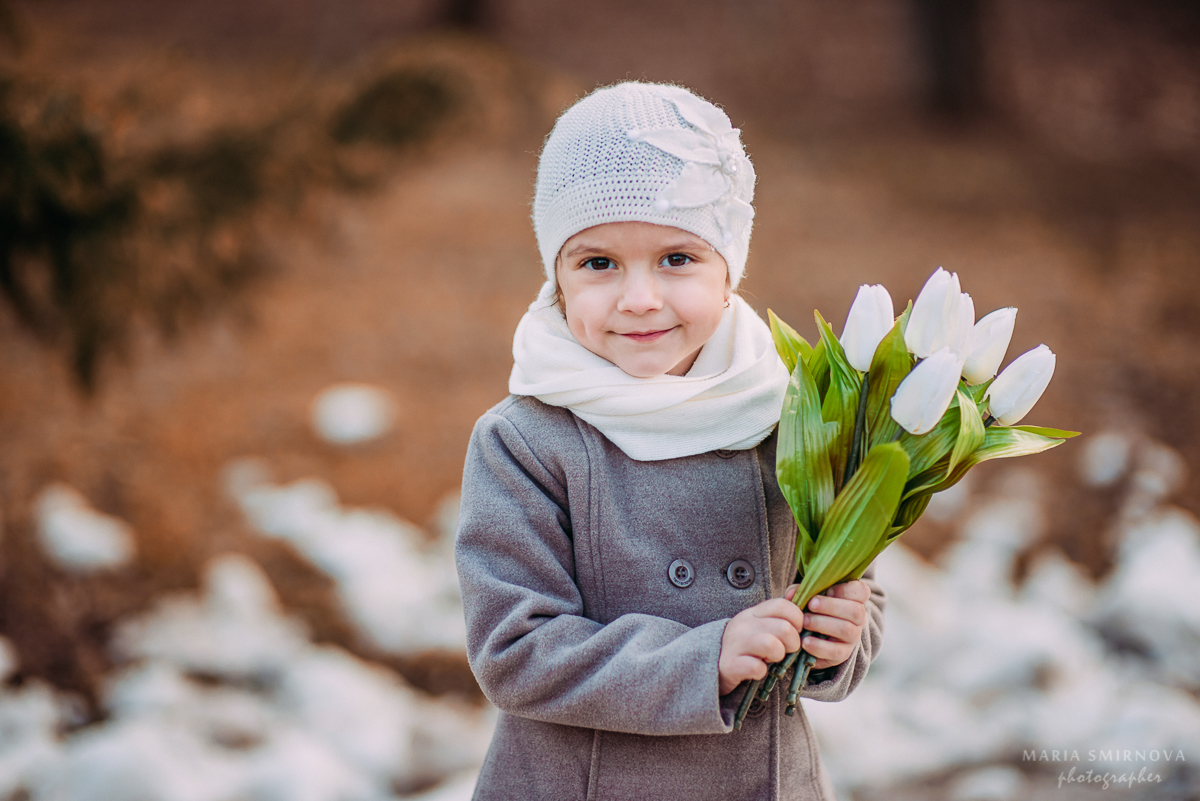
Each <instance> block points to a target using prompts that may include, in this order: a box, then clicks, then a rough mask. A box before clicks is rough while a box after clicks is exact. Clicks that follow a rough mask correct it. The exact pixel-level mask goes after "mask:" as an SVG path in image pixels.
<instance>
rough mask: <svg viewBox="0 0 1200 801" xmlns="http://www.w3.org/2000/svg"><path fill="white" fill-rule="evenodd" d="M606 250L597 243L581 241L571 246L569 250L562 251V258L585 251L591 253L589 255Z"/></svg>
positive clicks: (582, 253)
mask: <svg viewBox="0 0 1200 801" xmlns="http://www.w3.org/2000/svg"><path fill="white" fill-rule="evenodd" d="M606 252H607V251H606V250H605V249H604V248H602V247H599V246H597V245H588V244H582V243H581V244H578V245H576V246H575V247H573V248H571V249H570V250H567V251H564V252H563V258H564V259H569V258H571V257H573V256H582V255H584V254H585V253H586V254H591V255H597V254H604V253H606Z"/></svg>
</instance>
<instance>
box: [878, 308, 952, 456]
mask: <svg viewBox="0 0 1200 801" xmlns="http://www.w3.org/2000/svg"><path fill="white" fill-rule="evenodd" d="M955 301H956V302H957V297H956V298H955ZM961 372H962V360H961V359H959V358H958V356H956V355H955V354H954V351H952V350H950V348H948V347H945V348H942V349H941V350H939V351H937V352H936V353H934V354H932V355H931V356H929V357H928V358H926V359H923V360H922V361H920V362H918V363H917V366H916V367H914V368H913V369H912V372H911V373H909V374H908V375H907V376H905V377H904V380H903V381H901V382H900V386H899V387H897V388H896V394H895V395H894V396H893V397H892V419H893V420H895V421H896V422H897V423H899V424H900V425H901V426H902V427H903V428H904V430H905V431H907V432H908V433H910V434H924V433H926V432H927V431H930V430H932V429H933V427H934V426H935V425H937V423H938V421H939V420H941V419H942V415H944V414H945V413H946V409H948V408H950V401H952V400H953V399H954V392H955V390H956V389H957V388H958V376H959V374H960V373H961Z"/></svg>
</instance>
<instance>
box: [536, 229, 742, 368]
mask: <svg viewBox="0 0 1200 801" xmlns="http://www.w3.org/2000/svg"><path fill="white" fill-rule="evenodd" d="M555 276H556V278H557V280H558V286H559V290H560V291H561V293H562V297H563V305H564V309H563V311H564V313H565V315H566V318H567V327H568V328H570V330H571V333H572V334H573V335H574V336H575V339H577V340H578V341H579V343H580V344H581V345H583V346H584V347H585V348H587V349H588V350H590V351H591V352H592V353H595V354H596V355H597V356H601V357H603V358H605V359H608V360H609V361H610V362H612V363H613V364H615V365H616V366H617V367H620V368H621V369H622V370H624V371H625V372H626V373H628V374H629V375H631V376H635V377H637V378H651V377H653V376H658V375H684V374H685V373H686V372H687V371H688V370H689V369H691V366H692V363H693V362H695V361H696V356H697V355H699V353H700V348H701V347H703V345H704V343H705V342H707V341H708V340H709V338H710V337H711V336H712V335H713V333H715V332H716V330H717V326H718V325H719V324H720V322H721V315H722V313H723V312H724V310H725V304H726V302H727V301H728V300H729V277H728V276H729V268H728V267H727V266H726V264H725V259H724V258H722V256H721V254H719V253H717V251H715V250H714V249H713V248H712V246H710V245H709V244H708V242H706V241H704V240H703V239H701V238H700V237H698V236H695V235H694V234H690V233H688V232H687V231H683V230H681V229H679V228H672V227H669V226H665V225H653V224H651V223H644V222H618V223H604V224H603V225H597V226H594V227H592V228H588V229H586V230H583V231H580V232H579V233H577V234H575V236H573V237H571V238H570V239H568V240H567V241H566V242H565V243H564V244H563V246H562V250H560V251H559V254H558V261H557V263H556V265H555Z"/></svg>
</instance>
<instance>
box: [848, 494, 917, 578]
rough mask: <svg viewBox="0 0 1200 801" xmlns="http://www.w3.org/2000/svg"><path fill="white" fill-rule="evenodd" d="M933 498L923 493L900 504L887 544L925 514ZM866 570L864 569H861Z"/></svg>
mask: <svg viewBox="0 0 1200 801" xmlns="http://www.w3.org/2000/svg"><path fill="white" fill-rule="evenodd" d="M932 497H933V493H932V492H930V493H924V494H921V495H918V496H915V497H912V498H908V499H906V500H903V501H901V502H900V508H899V510H897V512H896V519H895V520H893V521H892V530H891V532H889V533H888V542H889V543H890V542H891V541H892V540H894V539H896V537H899V536H900V535H901V534H903V533H904V532H905V531H908V529H909V527H910V526H912V524H913V523H915V522H917V518H919V517H920V516H921V515H923V514H925V508H926V507H927V506H929V501H930V499H931V498H932ZM863 569H864V570H865V569H866V568H865V567H864V568H863Z"/></svg>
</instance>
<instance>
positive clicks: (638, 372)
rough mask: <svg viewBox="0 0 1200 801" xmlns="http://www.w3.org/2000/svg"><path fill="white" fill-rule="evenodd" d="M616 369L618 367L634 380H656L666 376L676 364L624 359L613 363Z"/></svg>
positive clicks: (665, 361)
mask: <svg viewBox="0 0 1200 801" xmlns="http://www.w3.org/2000/svg"><path fill="white" fill-rule="evenodd" d="M614 364H616V365H617V367H620V368H621V369H622V370H623V371H624V372H626V373H628V374H629V375H631V376H633V377H634V378H657V377H658V376H660V375H666V374H667V373H669V372H670V371H671V370H672V369H673V368H674V367H675V365H676V364H677V362H669V363H668V360H663V361H661V362H657V361H656V362H631V361H629V360H626V359H622V360H620V361H617V362H614Z"/></svg>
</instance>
